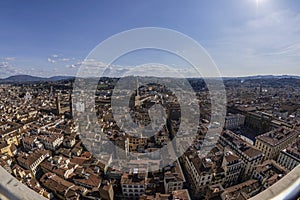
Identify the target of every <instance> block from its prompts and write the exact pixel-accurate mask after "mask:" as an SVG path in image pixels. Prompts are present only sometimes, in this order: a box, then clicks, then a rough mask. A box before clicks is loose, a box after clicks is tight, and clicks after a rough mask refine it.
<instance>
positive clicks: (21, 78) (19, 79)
mask: <svg viewBox="0 0 300 200" xmlns="http://www.w3.org/2000/svg"><path fill="white" fill-rule="evenodd" d="M73 78H74V77H72V76H53V77H50V78H44V77H37V76H30V75H15V76H10V77H8V78H4V79H0V83H1V84H3V83H27V82H46V81H60V80H69V79H73Z"/></svg>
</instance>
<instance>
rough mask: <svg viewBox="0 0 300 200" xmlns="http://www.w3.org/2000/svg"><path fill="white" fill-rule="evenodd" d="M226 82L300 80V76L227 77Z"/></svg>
mask: <svg viewBox="0 0 300 200" xmlns="http://www.w3.org/2000/svg"><path fill="white" fill-rule="evenodd" d="M223 79H224V80H229V79H241V80H256V79H300V76H293V75H257V76H245V77H225V78H223Z"/></svg>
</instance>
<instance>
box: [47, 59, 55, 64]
mask: <svg viewBox="0 0 300 200" xmlns="http://www.w3.org/2000/svg"><path fill="white" fill-rule="evenodd" d="M47 60H48V62H49V63H56V60H53V59H51V58H48V59H47Z"/></svg>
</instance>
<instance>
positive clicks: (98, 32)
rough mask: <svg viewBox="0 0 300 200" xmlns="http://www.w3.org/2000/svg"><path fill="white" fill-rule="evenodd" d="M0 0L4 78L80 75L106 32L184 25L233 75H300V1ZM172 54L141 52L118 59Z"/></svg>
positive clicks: (130, 61)
mask: <svg viewBox="0 0 300 200" xmlns="http://www.w3.org/2000/svg"><path fill="white" fill-rule="evenodd" d="M259 2H260V3H259V4H257V1H256V0H216V1H208V0H203V1H196V0H195V1H176V2H174V1H171V0H164V1H158V0H154V1H140V0H133V1H121V0H120V1H96V0H93V1H90V0H87V1H78V0H75V1H71V0H68V1H38V0H35V1H32V0H29V1H15V0H12V1H1V2H0V25H1V27H2V28H1V29H0V44H1V45H0V73H1V75H0V77H7V76H11V75H16V74H28V75H35V76H43V77H49V76H56V75H76V72H77V70H78V66H79V64H80V63H81V62H82V60H83V59H84V58H85V57H86V56H87V55H88V53H89V52H90V51H91V50H92V49H93V48H94V47H95V46H96V45H98V44H99V43H100V42H101V41H103V40H105V39H107V38H108V37H110V36H112V35H114V34H116V33H119V32H122V31H126V30H128V29H132V28H139V27H149V26H151V27H162V28H169V29H173V30H176V31H179V32H182V33H184V34H186V35H188V36H190V37H191V38H193V39H195V40H196V41H197V42H199V44H201V45H202V46H203V47H204V48H205V49H206V50H207V51H208V53H209V54H210V56H211V57H212V58H213V60H214V61H215V63H216V64H217V66H218V67H219V70H220V73H221V75H222V76H224V77H228V76H248V75H267V74H268V75H269V74H273V75H282V74H288V75H300V70H299V66H300V59H299V58H300V12H299V11H300V2H299V1H297V0H259ZM153 60H154V61H156V62H158V61H160V60H161V61H162V63H163V64H169V65H180V64H181V63H180V62H179V61H178V60H172V58H171V57H168V56H165V57H164V55H156V53H153V52H152V53H149V54H147V52H146V53H145V52H144V53H140V54H137V55H134V54H132V55H130V56H129V57H128V58H123V59H120V60H118V61H117V62H116V63H115V64H116V66H131V65H137V64H145V62H146V63H147V62H153Z"/></svg>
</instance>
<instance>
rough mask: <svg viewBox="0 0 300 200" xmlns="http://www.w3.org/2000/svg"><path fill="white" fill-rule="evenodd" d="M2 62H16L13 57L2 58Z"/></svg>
mask: <svg viewBox="0 0 300 200" xmlns="http://www.w3.org/2000/svg"><path fill="white" fill-rule="evenodd" d="M3 60H5V61H14V60H16V58H15V57H6V58H3Z"/></svg>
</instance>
